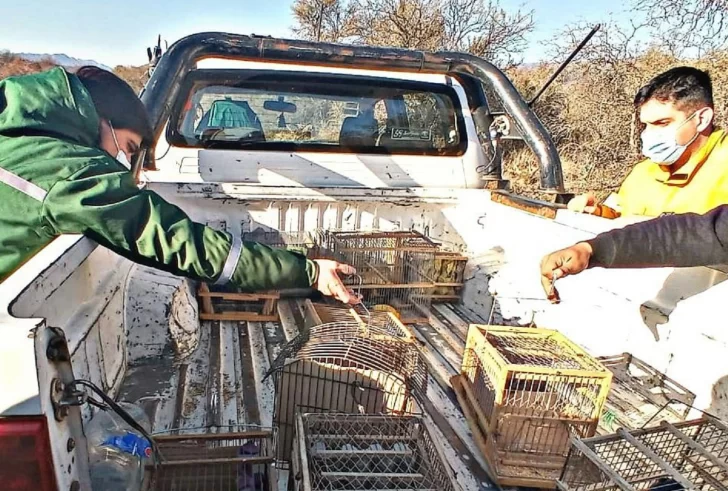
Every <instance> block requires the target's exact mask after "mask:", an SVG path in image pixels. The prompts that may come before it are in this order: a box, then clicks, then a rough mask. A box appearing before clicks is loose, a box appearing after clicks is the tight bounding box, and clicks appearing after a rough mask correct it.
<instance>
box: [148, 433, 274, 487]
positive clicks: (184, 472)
mask: <svg viewBox="0 0 728 491" xmlns="http://www.w3.org/2000/svg"><path fill="white" fill-rule="evenodd" d="M154 440H155V442H156V443H157V445H158V447H159V450H160V454H161V458H162V461H161V462H159V463H158V465H157V467H156V469H155V468H153V467H148V470H149V471H150V474H151V486H150V489H151V490H153V491H197V490H203V489H204V490H210V491H213V490H215V491H218V490H219V491H243V490H244V491H269V490H270V491H272V490H273V489H276V487H274V486H273V484H274V479H273V476H272V472H271V464H272V463H273V460H274V459H273V441H274V433H273V431H272V430H263V429H252V430H244V431H238V432H234V433H204V434H186V435H171V434H165V435H156V436H155V437H154Z"/></svg>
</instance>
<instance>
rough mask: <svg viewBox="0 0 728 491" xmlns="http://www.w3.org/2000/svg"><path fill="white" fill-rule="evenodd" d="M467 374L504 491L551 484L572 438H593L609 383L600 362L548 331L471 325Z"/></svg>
mask: <svg viewBox="0 0 728 491" xmlns="http://www.w3.org/2000/svg"><path fill="white" fill-rule="evenodd" d="M462 372H463V374H464V375H465V384H464V386H465V389H466V393H467V397H468V399H470V401H471V405H472V406H473V407H474V409H475V413H476V415H477V418H478V424H479V426H480V427H481V429H482V431H483V432H484V434H485V435H486V447H487V449H488V454H487V455H486V458H487V459H488V461H489V462H490V463H491V465H492V466H493V468H494V469H495V472H496V474H498V477H499V479H500V480H501V483H502V484H510V483H513V482H516V481H515V480H525V479H532V480H536V481H538V482H539V483H541V484H543V485H547V484H549V482H550V484H551V485H553V482H554V481H555V480H556V479H557V478H558V476H559V472H560V470H561V468H562V467H563V464H564V461H565V459H566V457H567V455H568V452H569V448H570V440H571V437H572V436H579V437H590V436H593V435H594V432H595V430H596V427H597V424H598V421H599V416H600V414H601V410H602V406H603V404H604V401H605V399H606V396H607V393H608V391H609V386H610V382H611V373H610V372H609V371H608V370H607V369H605V368H604V367H602V366H601V365H600V364H599V362H598V361H597V360H596V359H594V358H592V357H591V356H589V355H588V354H587V353H586V352H584V351H583V350H581V349H580V348H578V347H576V346H575V345H573V344H572V343H571V342H570V341H569V340H568V339H566V338H565V337H564V336H562V335H561V334H559V333H558V332H556V331H551V330H547V329H520V328H510V327H493V326H477V325H474V326H471V329H470V332H469V334H468V340H467V345H466V349H465V354H464V357H463V368H462ZM524 482H525V481H524Z"/></svg>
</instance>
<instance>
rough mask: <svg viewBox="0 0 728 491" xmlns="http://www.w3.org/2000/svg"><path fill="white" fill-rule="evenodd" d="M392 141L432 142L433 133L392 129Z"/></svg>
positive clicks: (429, 131) (408, 129)
mask: <svg viewBox="0 0 728 491" xmlns="http://www.w3.org/2000/svg"><path fill="white" fill-rule="evenodd" d="M392 140H407V141H432V131H431V130H412V129H410V128H392Z"/></svg>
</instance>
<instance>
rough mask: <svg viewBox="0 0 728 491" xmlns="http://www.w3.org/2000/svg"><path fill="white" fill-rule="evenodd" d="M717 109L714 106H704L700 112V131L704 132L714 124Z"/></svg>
mask: <svg viewBox="0 0 728 491" xmlns="http://www.w3.org/2000/svg"><path fill="white" fill-rule="evenodd" d="M714 117H715V111H713V108H712V107H704V108H702V109H700V111H699V112H698V132H700V133H702V132H704V131H705V130H708V129H710V128H711V127H712V126H713V118H714Z"/></svg>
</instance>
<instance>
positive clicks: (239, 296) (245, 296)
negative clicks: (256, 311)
mask: <svg viewBox="0 0 728 491" xmlns="http://www.w3.org/2000/svg"><path fill="white" fill-rule="evenodd" d="M203 285H204V286H205V288H206V290H204V291H203V289H202V286H200V291H198V292H197V295H198V296H200V297H203V298H222V299H225V300H242V301H251V302H253V301H257V300H269V299H272V300H278V299H279V298H281V294H280V293H275V292H273V293H235V292H211V291H210V290H209V288H208V286H207V284H205V283H203Z"/></svg>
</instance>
